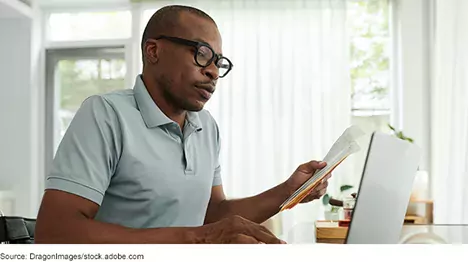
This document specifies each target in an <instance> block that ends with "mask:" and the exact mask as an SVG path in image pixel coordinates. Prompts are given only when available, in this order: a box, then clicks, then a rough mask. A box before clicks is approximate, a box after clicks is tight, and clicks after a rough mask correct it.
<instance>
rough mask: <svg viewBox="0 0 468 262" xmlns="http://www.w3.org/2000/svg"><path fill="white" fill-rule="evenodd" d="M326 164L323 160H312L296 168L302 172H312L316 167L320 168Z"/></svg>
mask: <svg viewBox="0 0 468 262" xmlns="http://www.w3.org/2000/svg"><path fill="white" fill-rule="evenodd" d="M325 166H327V163H325V162H323V161H316V160H312V161H310V162H307V163H304V164H302V165H300V166H299V168H298V170H299V171H301V172H303V173H312V172H314V171H315V170H317V169H322V168H324V167H325Z"/></svg>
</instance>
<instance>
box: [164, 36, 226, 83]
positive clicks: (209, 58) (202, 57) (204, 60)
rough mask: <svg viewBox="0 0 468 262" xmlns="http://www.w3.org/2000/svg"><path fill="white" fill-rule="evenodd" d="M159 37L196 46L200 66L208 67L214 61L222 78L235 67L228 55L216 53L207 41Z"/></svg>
mask: <svg viewBox="0 0 468 262" xmlns="http://www.w3.org/2000/svg"><path fill="white" fill-rule="evenodd" d="M159 39H166V40H169V41H171V42H174V43H177V44H181V45H186V46H192V47H195V48H196V50H195V55H194V59H195V62H196V63H197V65H198V66H200V67H207V66H209V65H210V64H211V63H213V62H214V63H215V65H216V67H217V68H218V69H219V77H220V78H223V77H225V76H226V75H227V74H228V73H229V71H231V69H232V67H233V64H232V63H231V61H230V60H229V59H228V58H227V57H224V56H222V55H219V54H216V53H215V51H214V50H213V48H211V46H209V45H208V44H206V43H203V42H197V41H192V40H187V39H183V38H179V37H173V36H159V37H158V38H156V40H159Z"/></svg>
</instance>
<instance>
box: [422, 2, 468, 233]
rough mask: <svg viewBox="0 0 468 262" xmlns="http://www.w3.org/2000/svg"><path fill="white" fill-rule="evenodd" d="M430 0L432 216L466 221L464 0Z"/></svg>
mask: <svg viewBox="0 0 468 262" xmlns="http://www.w3.org/2000/svg"><path fill="white" fill-rule="evenodd" d="M435 2H436V6H435V12H434V22H435V35H434V43H435V45H434V59H433V70H434V71H433V72H434V74H433V76H434V79H433V83H434V85H433V87H432V94H431V99H432V101H431V103H432V112H431V113H432V119H431V124H432V128H431V133H432V139H431V142H432V157H431V158H432V167H431V168H432V173H433V174H434V182H433V194H434V209H435V210H434V220H435V223H438V224H468V191H467V189H468V16H467V14H468V1H466V0H436V1H435ZM465 233H466V232H465ZM466 237H468V235H466Z"/></svg>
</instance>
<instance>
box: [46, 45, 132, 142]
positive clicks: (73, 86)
mask: <svg viewBox="0 0 468 262" xmlns="http://www.w3.org/2000/svg"><path fill="white" fill-rule="evenodd" d="M47 56H48V60H49V62H48V68H47V73H48V75H49V78H48V81H47V82H48V88H49V93H50V94H51V95H50V96H49V99H50V100H52V101H53V102H50V103H48V104H50V105H55V106H54V108H53V109H52V108H50V109H49V110H50V111H52V112H54V113H53V115H54V117H53V120H51V121H52V122H53V126H54V128H53V129H54V134H55V135H54V138H53V140H54V148H56V147H57V146H58V144H59V143H60V141H61V139H62V137H63V135H64V134H65V131H66V130H67V128H68V126H69V124H70V122H71V120H72V119H73V117H74V116H75V113H76V111H77V110H78V109H79V108H80V106H81V104H82V103H83V101H84V100H85V99H86V98H87V97H89V96H91V95H95V94H102V93H107V92H110V91H113V90H118V89H124V88H126V82H125V77H126V73H127V68H126V63H125V59H124V49H123V48H117V47H116V48H81V49H68V50H54V51H49V52H48V55H47Z"/></svg>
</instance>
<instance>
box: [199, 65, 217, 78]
mask: <svg viewBox="0 0 468 262" xmlns="http://www.w3.org/2000/svg"><path fill="white" fill-rule="evenodd" d="M202 72H203V74H204V75H205V76H207V77H209V78H210V79H212V80H218V78H219V68H218V67H217V66H216V65H215V63H214V62H213V63H211V64H210V65H209V66H207V67H205V68H203V70H202Z"/></svg>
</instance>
